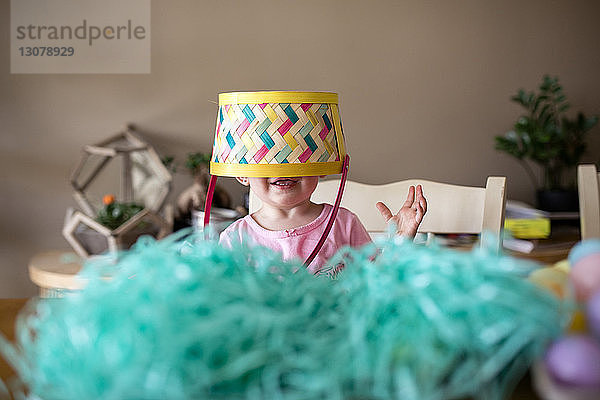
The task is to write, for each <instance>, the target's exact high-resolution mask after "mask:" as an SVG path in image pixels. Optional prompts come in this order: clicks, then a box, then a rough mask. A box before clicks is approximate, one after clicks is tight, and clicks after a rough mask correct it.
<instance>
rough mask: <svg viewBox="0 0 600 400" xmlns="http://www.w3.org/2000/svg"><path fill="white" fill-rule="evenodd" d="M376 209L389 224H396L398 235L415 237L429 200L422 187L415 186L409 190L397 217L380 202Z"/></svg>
mask: <svg viewBox="0 0 600 400" xmlns="http://www.w3.org/2000/svg"><path fill="white" fill-rule="evenodd" d="M376 207H377V209H378V210H379V212H380V213H381V216H382V217H383V218H384V219H385V221H386V222H387V223H389V222H394V223H395V224H396V226H397V230H396V233H397V234H398V235H401V236H406V237H414V236H415V235H416V233H417V229H418V228H419V225H420V224H421V221H423V216H424V215H425V213H426V212H427V200H426V199H425V197H423V188H422V187H421V185H417V188H416V189H415V187H414V186H411V187H410V188H408V196H407V197H406V201H405V202H404V205H403V206H402V208H401V209H400V210H399V211H398V213H397V214H396V215H394V214H392V212H391V211H390V209H389V208H388V207H387V206H386V205H385V204H383V203H382V202H378V203H377V204H376Z"/></svg>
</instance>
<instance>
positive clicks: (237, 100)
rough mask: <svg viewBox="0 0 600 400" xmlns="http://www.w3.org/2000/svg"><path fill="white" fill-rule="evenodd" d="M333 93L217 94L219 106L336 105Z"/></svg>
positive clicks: (335, 97)
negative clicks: (268, 104) (274, 104)
mask: <svg viewBox="0 0 600 400" xmlns="http://www.w3.org/2000/svg"><path fill="white" fill-rule="evenodd" d="M338 98H339V96H338V94H337V93H333V92H300V91H297V92H295V91H259V92H226V93H219V105H227V104H262V103H321V104H338Z"/></svg>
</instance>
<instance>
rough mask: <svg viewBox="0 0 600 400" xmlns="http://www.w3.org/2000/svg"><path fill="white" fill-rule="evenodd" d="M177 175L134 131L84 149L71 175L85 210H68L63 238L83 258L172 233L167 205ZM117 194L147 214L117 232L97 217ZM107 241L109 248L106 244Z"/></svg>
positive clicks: (129, 130) (139, 213)
mask: <svg viewBox="0 0 600 400" xmlns="http://www.w3.org/2000/svg"><path fill="white" fill-rule="evenodd" d="M171 181H172V177H171V174H170V173H169V170H168V169H167V168H166V167H165V166H164V165H163V163H162V161H161V160H160V157H159V156H158V154H157V153H156V151H155V150H154V149H153V148H152V146H150V145H149V144H148V143H146V142H145V141H143V140H142V139H141V138H140V137H139V136H137V135H136V134H135V133H134V132H133V129H132V128H131V127H127V128H125V129H124V130H123V131H122V132H119V133H118V134H116V135H114V136H111V137H109V138H108V139H106V140H103V141H102V142H100V143H97V144H94V145H86V146H84V147H83V155H82V157H81V160H80V161H79V163H78V165H77V167H76V168H75V170H74V171H73V173H72V175H71V179H70V182H71V186H72V187H73V190H74V193H73V196H74V198H75V201H76V202H77V204H78V205H79V207H80V208H81V210H77V211H73V212H68V213H67V217H66V219H65V225H64V227H63V236H64V237H65V239H66V240H67V241H68V242H69V244H70V245H71V246H72V247H73V248H74V249H75V251H76V252H77V253H78V254H79V255H80V256H82V257H87V256H89V255H90V254H99V253H101V252H104V251H106V250H108V251H116V250H118V249H126V248H128V247H129V246H130V245H131V244H133V243H134V242H135V239H137V237H138V236H140V235H142V234H151V235H152V236H155V237H157V238H159V239H160V238H162V237H164V236H166V235H167V234H168V233H170V232H171V230H172V227H173V225H172V221H173V219H172V208H171V207H165V210H164V212H163V214H164V215H165V216H164V217H163V216H161V215H160V212H161V209H162V208H163V205H164V202H165V200H166V198H167V196H168V194H169V191H170V189H171ZM109 193H110V194H116V193H118V195H116V198H117V199H118V201H119V202H122V203H136V204H139V205H140V206H142V207H143V208H142V210H141V211H140V212H138V213H137V214H135V215H134V216H133V217H131V218H130V219H129V220H127V221H126V222H124V223H123V224H122V225H120V226H118V227H116V228H115V229H112V230H111V229H110V228H108V227H106V226H104V225H102V224H100V223H99V222H98V221H96V216H97V215H98V212H99V211H100V209H101V207H102V198H103V197H104V195H106V194H109ZM102 242H104V244H102Z"/></svg>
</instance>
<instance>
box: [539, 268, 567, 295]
mask: <svg viewBox="0 0 600 400" xmlns="http://www.w3.org/2000/svg"><path fill="white" fill-rule="evenodd" d="M529 280H530V281H532V282H533V283H535V284H536V285H538V286H541V287H543V288H545V289H548V290H549V291H551V292H552V293H553V294H555V295H556V296H557V297H558V298H560V299H564V298H565V297H566V296H567V294H568V293H569V275H568V274H567V273H566V272H564V271H562V270H560V269H557V268H540V269H537V270H535V271H533V272H532V273H531V274H530V275H529Z"/></svg>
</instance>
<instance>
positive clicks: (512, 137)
mask: <svg viewBox="0 0 600 400" xmlns="http://www.w3.org/2000/svg"><path fill="white" fill-rule="evenodd" d="M511 100H512V101H514V102H516V103H517V104H519V105H521V106H522V107H523V108H524V109H525V113H524V114H522V115H521V116H520V117H519V118H518V119H517V121H516V122H515V124H514V129H513V130H511V131H509V132H507V133H506V134H504V135H503V136H496V137H495V142H496V149H497V150H500V151H504V152H506V153H508V154H510V155H511V156H514V157H515V158H517V160H519V162H520V163H521V165H522V166H523V167H524V168H525V170H526V171H527V174H528V176H529V178H530V179H531V181H532V183H533V185H534V187H535V188H536V189H537V201H538V207H539V208H541V209H543V210H546V211H573V210H577V208H578V200H577V190H576V184H575V182H576V181H575V167H576V166H577V164H578V163H580V161H581V157H582V156H583V154H584V153H585V151H586V147H587V144H586V136H587V135H588V133H589V131H590V130H591V129H592V128H593V127H594V126H595V125H596V123H597V122H598V117H597V116H592V117H586V116H585V115H584V114H583V113H581V112H580V113H578V114H577V116H575V117H574V118H569V117H567V116H566V115H565V113H566V111H567V110H568V109H569V108H570V105H569V103H568V102H567V98H566V96H565V94H564V92H563V87H562V85H561V84H560V83H559V81H558V78H556V77H550V76H548V75H546V76H544V77H543V79H542V83H541V84H540V86H539V91H538V92H537V93H536V92H534V91H531V92H525V90H523V89H520V90H519V91H518V92H517V94H516V95H514V96H513V97H511ZM532 162H533V163H535V164H537V165H538V166H540V167H541V169H542V170H543V180H542V182H540V181H539V180H538V178H537V177H536V175H535V173H534V171H533V169H532V166H531V164H530V163H532Z"/></svg>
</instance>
